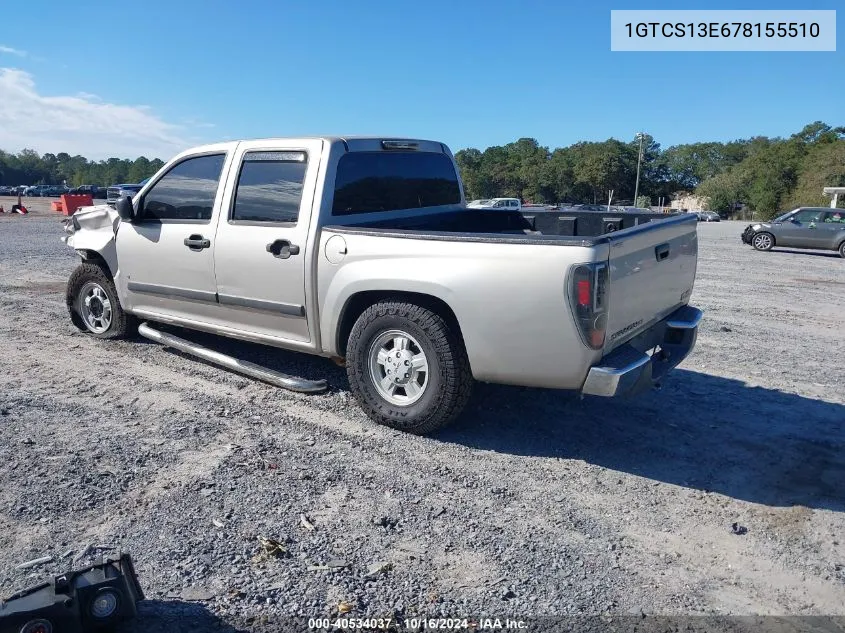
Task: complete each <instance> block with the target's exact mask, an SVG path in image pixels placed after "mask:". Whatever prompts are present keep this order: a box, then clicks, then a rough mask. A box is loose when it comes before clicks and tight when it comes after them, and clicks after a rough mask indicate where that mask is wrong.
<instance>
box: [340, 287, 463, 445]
mask: <svg viewBox="0 0 845 633" xmlns="http://www.w3.org/2000/svg"><path fill="white" fill-rule="evenodd" d="M397 343H400V344H398V345H397ZM394 350H396V354H398V356H394ZM420 354H422V360H421V357H420ZM423 360H424V361H425V370H423V369H422V366H423V365H422V363H423ZM397 370H398V371H399V374H398V375H397V373H396V372H397ZM405 370H407V371H405ZM403 371H405V373H404V375H403V373H402V372H403ZM346 372H347V376H348V377H349V386H350V388H351V389H352V393H353V394H354V395H355V398H356V399H357V400H358V403H359V404H360V405H361V408H362V409H363V410H364V412H365V413H366V414H367V415H368V416H369V417H370V418H371V419H372V420H373V421H375V422H377V423H378V424H382V425H384V426H387V427H390V428H392V429H396V430H399V431H404V432H406V433H413V434H416V435H425V434H427V433H431V432H433V431H436V430H438V429H441V428H443V427H444V426H446V425H447V424H449V423H450V422H452V421H453V420H454V419H455V418H457V417H458V416H459V415H460V413H461V412H462V411H463V409H464V407H465V406H466V404H467V402H468V401H469V398H470V395H471V392H472V385H473V379H472V372H471V370H470V366H469V359H468V358H467V354H466V349H465V348H464V343H463V340H462V339H461V337H460V335H459V333H457V332H455V331H454V330H453V329H452V328H450V327H449V325H448V324H447V323H446V321H444V320H443V319H442V318H441V317H440V316H439V315H437V314H435V313H434V312H432V311H431V310H428V309H426V308H423V307H421V306H418V305H415V304H412V303H402V302H398V301H382V302H379V303H376V304H375V305H372V306H370V307H369V308H367V309H366V310H365V311H364V312H363V314H361V316H360V317H358V320H357V321H356V322H355V325H354V326H353V327H352V332H351V333H350V335H349V341H348V344H347V350H346ZM408 374H410V376H409V375H408ZM377 380H378V382H379V383H380V384H381V386H379V385H377V384H376V381H377ZM385 384H386V387H385ZM412 384H415V385H416V387H413V388H412V387H411V385H412ZM417 391H419V393H416V392H417Z"/></svg>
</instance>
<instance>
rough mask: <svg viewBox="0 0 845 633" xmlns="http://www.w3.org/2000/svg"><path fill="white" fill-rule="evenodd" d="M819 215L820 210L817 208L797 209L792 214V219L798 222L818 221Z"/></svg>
mask: <svg viewBox="0 0 845 633" xmlns="http://www.w3.org/2000/svg"><path fill="white" fill-rule="evenodd" d="M819 216H821V212H819V211H818V210H817V209H804V210H803V211H799V212H798V213H796V214H795V215H793V216H792V219H794V220H798V221H799V222H802V223H803V222H818V220H819Z"/></svg>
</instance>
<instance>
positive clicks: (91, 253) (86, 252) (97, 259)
mask: <svg viewBox="0 0 845 633" xmlns="http://www.w3.org/2000/svg"><path fill="white" fill-rule="evenodd" d="M76 252H77V253H78V254H79V256H80V257H81V258H82V261H83V262H85V263H86V264H94V265H96V266H99V267H100V268H102V269H103V272H105V273H106V274H107V275H108V276H109V279H111V280H112V281H114V271H112V269H111V266H110V265H109V262H108V261H107V260H106V258H105V257H103V255H102V253H99V252H98V251H95V250H92V249H90V248H78V249H76Z"/></svg>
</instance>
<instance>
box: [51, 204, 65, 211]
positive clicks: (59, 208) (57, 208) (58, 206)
mask: <svg viewBox="0 0 845 633" xmlns="http://www.w3.org/2000/svg"><path fill="white" fill-rule="evenodd" d="M50 208H51V209H52V210H53V211H62V209H64V206H63V205H62V203H61V202H51V203H50Z"/></svg>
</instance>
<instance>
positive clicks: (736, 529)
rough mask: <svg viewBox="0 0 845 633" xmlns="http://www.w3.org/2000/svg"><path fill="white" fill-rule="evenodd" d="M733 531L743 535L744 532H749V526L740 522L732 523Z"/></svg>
mask: <svg viewBox="0 0 845 633" xmlns="http://www.w3.org/2000/svg"><path fill="white" fill-rule="evenodd" d="M731 532H733V533H734V534H736V535H737V536H742V535H743V534H747V533H748V528H747V527H745V526H744V525H740V524H739V523H734V524H732V525H731Z"/></svg>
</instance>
